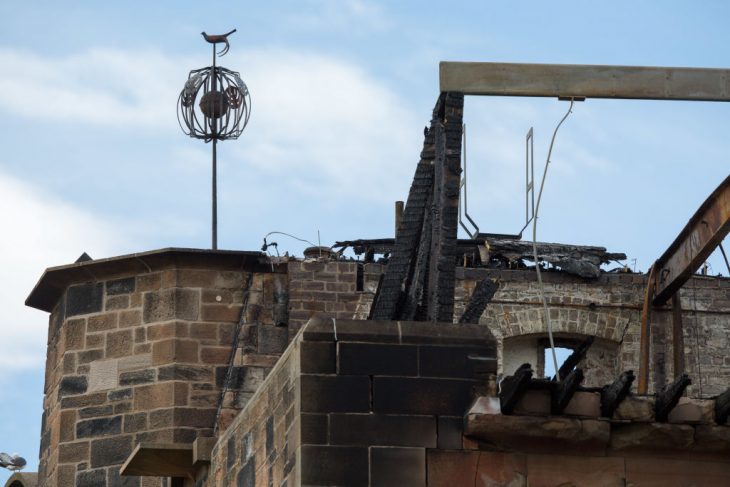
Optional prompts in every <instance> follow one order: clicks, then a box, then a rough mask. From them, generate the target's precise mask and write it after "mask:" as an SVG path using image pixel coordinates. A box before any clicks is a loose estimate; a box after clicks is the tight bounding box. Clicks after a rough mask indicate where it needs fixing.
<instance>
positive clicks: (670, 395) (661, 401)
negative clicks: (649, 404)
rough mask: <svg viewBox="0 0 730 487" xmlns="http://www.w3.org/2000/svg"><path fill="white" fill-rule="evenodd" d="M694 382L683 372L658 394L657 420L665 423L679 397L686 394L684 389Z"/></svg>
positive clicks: (655, 411)
mask: <svg viewBox="0 0 730 487" xmlns="http://www.w3.org/2000/svg"><path fill="white" fill-rule="evenodd" d="M691 383H692V380H690V378H689V376H688V375H687V374H682V375H680V376H679V377H677V378H676V379H674V382H672V383H671V384H668V385H667V386H665V387H664V389H662V390H661V392H658V393H657V394H656V403H655V404H654V415H655V416H656V420H657V421H659V422H661V423H663V422H665V421H666V420H667V418H668V417H669V413H670V412H671V411H672V409H674V406H676V405H677V402H679V398H680V397H682V394H684V390H685V389H686V388H687V386H688V385H690V384H691Z"/></svg>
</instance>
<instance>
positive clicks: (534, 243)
mask: <svg viewBox="0 0 730 487" xmlns="http://www.w3.org/2000/svg"><path fill="white" fill-rule="evenodd" d="M573 102H574V100H573V99H572V98H571V99H570V107H568V112H567V113H566V114H565V115H564V116H563V118H562V119H561V120H560V122H558V125H557V127H555V132H553V138H552V140H550V149H549V150H548V155H547V160H546V161H545V171H544V172H543V174H542V181H541V182H540V192H539V193H538V194H537V204H536V205H535V218H533V220H532V256H533V258H534V260H535V271H536V272H537V283H538V287H539V290H540V299H541V301H542V308H543V312H544V314H545V324H546V325H547V331H548V339H549V340H550V350H551V351H552V355H553V367H555V379H556V380H557V381H558V382H560V374H559V373H558V358H557V357H556V356H555V341H554V340H553V324H552V322H551V321H550V313H549V312H548V307H547V301H546V300H545V290H544V289H543V284H542V275H541V274H540V263H539V262H538V260H537V214H538V212H539V211H540V200H541V199H542V190H543V188H544V187H545V178H546V177H547V171H548V166H549V165H550V155H551V154H552V153H553V144H554V143H555V136H556V135H558V129H559V128H560V126H561V125H563V122H565V119H566V118H568V115H570V114H571V113H572V112H573Z"/></svg>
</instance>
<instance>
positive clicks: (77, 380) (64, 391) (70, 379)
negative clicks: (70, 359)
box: [58, 375, 88, 398]
mask: <svg viewBox="0 0 730 487" xmlns="http://www.w3.org/2000/svg"><path fill="white" fill-rule="evenodd" d="M87 388H88V382H87V380H86V377H85V376H83V375H71V376H66V377H64V378H63V379H61V383H60V384H59V387H58V397H59V398H61V397H64V396H71V395H75V394H83V393H85V392H86V390H87Z"/></svg>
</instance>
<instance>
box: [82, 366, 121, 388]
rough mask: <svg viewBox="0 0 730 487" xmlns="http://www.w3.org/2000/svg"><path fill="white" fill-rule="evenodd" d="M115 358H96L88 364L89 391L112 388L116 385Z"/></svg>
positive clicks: (116, 367) (117, 372) (116, 370)
mask: <svg viewBox="0 0 730 487" xmlns="http://www.w3.org/2000/svg"><path fill="white" fill-rule="evenodd" d="M118 374H119V371H118V362H117V360H96V361H94V362H91V364H89V392H96V391H102V390H105V389H114V388H116V387H117V386H118Z"/></svg>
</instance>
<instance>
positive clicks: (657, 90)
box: [439, 61, 730, 102]
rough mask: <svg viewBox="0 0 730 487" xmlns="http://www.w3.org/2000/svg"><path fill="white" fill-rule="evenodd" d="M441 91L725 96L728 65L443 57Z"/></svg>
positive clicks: (729, 96) (729, 90) (729, 93)
mask: <svg viewBox="0 0 730 487" xmlns="http://www.w3.org/2000/svg"><path fill="white" fill-rule="evenodd" d="M439 81H440V89H441V91H442V92H447V91H460V92H462V93H464V94H465V95H486V96H527V97H557V98H578V99H580V98H614V99H637V100H685V101H724V102H727V101H730V70H729V69H712V68H684V67H653V66H610V65H580V64H526V63H489V62H451V61H442V62H441V63H440V65H439Z"/></svg>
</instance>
